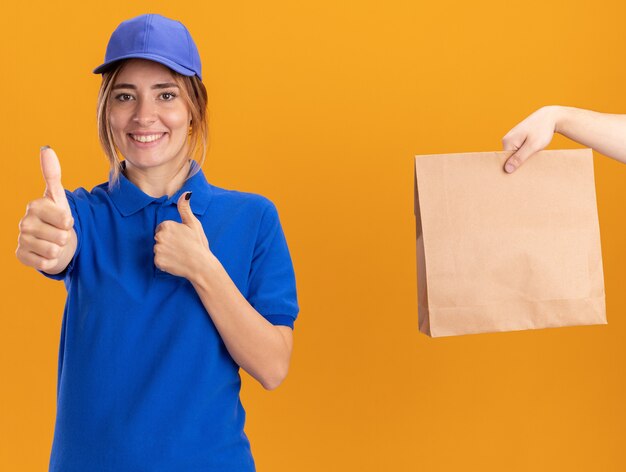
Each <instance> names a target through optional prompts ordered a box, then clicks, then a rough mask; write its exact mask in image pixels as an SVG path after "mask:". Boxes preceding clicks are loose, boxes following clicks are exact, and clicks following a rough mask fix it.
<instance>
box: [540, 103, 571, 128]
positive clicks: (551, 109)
mask: <svg viewBox="0 0 626 472" xmlns="http://www.w3.org/2000/svg"><path fill="white" fill-rule="evenodd" d="M546 108H547V110H548V113H549V114H550V115H551V117H552V121H553V123H554V132H555V133H559V134H563V127H564V126H565V122H566V120H567V118H568V116H569V114H570V111H571V108H570V107H564V106H561V105H551V106H548V107H546Z"/></svg>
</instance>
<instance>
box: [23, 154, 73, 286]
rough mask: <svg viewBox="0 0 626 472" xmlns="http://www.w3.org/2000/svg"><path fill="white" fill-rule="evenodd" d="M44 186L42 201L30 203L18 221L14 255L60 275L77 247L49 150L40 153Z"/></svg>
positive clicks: (54, 157) (57, 169)
mask: <svg viewBox="0 0 626 472" xmlns="http://www.w3.org/2000/svg"><path fill="white" fill-rule="evenodd" d="M40 159H41V171H42V173H43V178H44V181H45V184H46V189H45V191H44V194H43V195H44V196H43V198H39V199H37V200H33V201H32V202H30V203H29V204H28V206H27V207H26V214H25V215H24V217H23V218H22V219H21V220H20V223H19V229H20V234H19V236H18V245H17V250H16V251H15V255H16V256H17V258H18V259H19V260H20V262H22V263H23V264H25V265H27V266H30V267H34V268H36V269H38V270H42V271H44V272H47V273H49V274H58V273H59V272H62V271H63V270H64V269H65V268H66V267H67V265H68V264H69V262H70V261H71V260H72V257H74V253H75V252H76V246H77V238H76V232H75V231H74V229H73V227H74V219H73V218H72V212H71V210H70V205H69V203H68V201H67V197H66V195H65V190H63V185H62V184H61V165H60V164H59V159H58V157H57V155H56V153H55V152H54V151H53V150H52V149H51V148H49V147H47V146H46V147H44V148H42V149H41V151H40Z"/></svg>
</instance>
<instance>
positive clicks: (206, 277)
mask: <svg viewBox="0 0 626 472" xmlns="http://www.w3.org/2000/svg"><path fill="white" fill-rule="evenodd" d="M220 266H221V264H220V261H219V260H218V259H217V257H215V255H214V254H213V253H212V252H211V251H209V250H207V251H206V252H203V254H202V255H201V256H200V257H198V258H196V259H195V263H194V264H193V266H192V267H191V270H190V273H189V276H188V277H187V279H189V281H190V282H191V283H192V285H194V286H196V285H198V286H203V287H206V288H208V286H209V284H210V281H211V279H213V278H214V274H215V273H216V271H217V269H218V268H219V267H220Z"/></svg>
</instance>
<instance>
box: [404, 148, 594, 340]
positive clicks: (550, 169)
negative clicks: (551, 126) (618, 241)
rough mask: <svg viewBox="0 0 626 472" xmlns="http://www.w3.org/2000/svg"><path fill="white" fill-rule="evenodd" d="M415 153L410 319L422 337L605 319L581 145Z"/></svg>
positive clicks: (587, 153) (589, 172)
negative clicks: (516, 152)
mask: <svg viewBox="0 0 626 472" xmlns="http://www.w3.org/2000/svg"><path fill="white" fill-rule="evenodd" d="M511 154H512V151H501V152H473V153H461V154H438V155H420V156H416V157H415V218H416V227H417V231H416V232H417V267H418V274H417V278H418V321H419V329H420V331H421V332H423V333H425V334H428V335H429V336H432V337H438V336H453V335H461V334H472V333H485V332H497V331H516V330H526V329H537V328H553V327H560V326H573V325H592V324H606V313H605V299H604V276H603V272H602V253H601V248H600V228H599V224H598V212H597V205H596V194H595V185H594V176H593V154H592V151H591V149H572V150H546V151H540V152H538V153H536V154H535V155H534V156H532V157H531V158H530V159H529V160H528V161H527V162H526V163H525V164H524V165H522V166H521V167H520V168H519V169H518V170H516V171H515V172H514V173H512V174H507V173H505V172H504V170H503V166H504V162H505V161H506V159H507V158H508V157H509V156H510V155H511Z"/></svg>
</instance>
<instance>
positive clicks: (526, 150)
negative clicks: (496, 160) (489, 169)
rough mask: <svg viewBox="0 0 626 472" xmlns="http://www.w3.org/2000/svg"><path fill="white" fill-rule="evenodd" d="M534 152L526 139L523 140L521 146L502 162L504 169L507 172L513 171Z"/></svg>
mask: <svg viewBox="0 0 626 472" xmlns="http://www.w3.org/2000/svg"><path fill="white" fill-rule="evenodd" d="M534 152H535V150H534V149H533V148H532V146H531V145H530V143H529V142H528V140H526V141H524V143H523V144H522V146H521V147H520V148H519V149H517V150H516V151H515V152H514V153H513V154H511V155H510V156H509V158H508V159H507V161H506V163H505V164H504V170H505V171H506V172H507V173H509V174H510V173H512V172H515V170H516V169H517V168H518V167H519V166H521V165H522V164H523V163H524V162H526V160H527V159H528V158H529V157H530V156H531V155H532V154H533V153H534Z"/></svg>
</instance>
